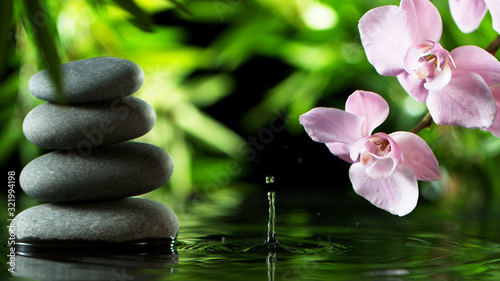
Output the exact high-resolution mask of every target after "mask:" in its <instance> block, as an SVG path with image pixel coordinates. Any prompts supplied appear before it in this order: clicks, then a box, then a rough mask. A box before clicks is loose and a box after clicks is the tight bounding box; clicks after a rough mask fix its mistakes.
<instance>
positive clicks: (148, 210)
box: [11, 198, 179, 244]
mask: <svg viewBox="0 0 500 281" xmlns="http://www.w3.org/2000/svg"><path fill="white" fill-rule="evenodd" d="M12 227H14V228H15V233H16V243H20V242H23V243H38V244H43V243H67V242H71V243H76V244H81V243H86V242H106V243H110V242H111V243H113V242H119V243H122V242H131V241H137V242H141V241H145V242H147V241H161V240H167V241H168V240H169V239H175V237H176V236H177V233H178V231H179V220H178V219H177V216H176V215H175V213H174V212H173V211H172V210H171V209H170V208H168V207H167V206H165V205H163V204H161V203H159V202H156V201H153V200H149V199H143V198H124V199H119V200H112V201H101V202H90V203H46V204H42V205H38V206H35V207H31V208H28V209H26V210H24V211H22V212H21V213H19V214H18V215H17V216H16V217H15V218H14V220H12V222H11V229H12Z"/></svg>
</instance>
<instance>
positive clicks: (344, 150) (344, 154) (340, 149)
mask: <svg viewBox="0 0 500 281" xmlns="http://www.w3.org/2000/svg"><path fill="white" fill-rule="evenodd" d="M326 147H328V149H329V150H330V152H331V153H332V154H333V155H335V156H337V157H338V158H340V159H342V160H344V161H346V162H349V163H351V164H352V163H354V161H356V160H357V159H354V160H352V159H351V156H350V152H351V147H352V145H351V144H348V143H342V142H331V143H326Z"/></svg>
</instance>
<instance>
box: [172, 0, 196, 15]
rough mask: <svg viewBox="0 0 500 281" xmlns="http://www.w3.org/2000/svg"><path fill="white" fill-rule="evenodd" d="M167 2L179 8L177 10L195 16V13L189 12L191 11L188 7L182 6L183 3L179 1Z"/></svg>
mask: <svg viewBox="0 0 500 281" xmlns="http://www.w3.org/2000/svg"><path fill="white" fill-rule="evenodd" d="M167 1H168V2H170V3H172V4H174V5H175V7H177V9H179V10H181V11H183V12H184V13H186V14H188V15H190V16H193V13H191V11H189V9H188V8H187V7H186V5H184V4H182V3H181V2H179V1H177V0H167Z"/></svg>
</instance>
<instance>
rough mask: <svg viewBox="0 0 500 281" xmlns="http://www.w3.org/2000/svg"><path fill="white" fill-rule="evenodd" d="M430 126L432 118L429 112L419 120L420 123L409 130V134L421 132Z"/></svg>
mask: <svg viewBox="0 0 500 281" xmlns="http://www.w3.org/2000/svg"><path fill="white" fill-rule="evenodd" d="M431 124H432V117H431V114H430V113H429V112H427V114H426V115H425V116H424V118H422V120H420V122H419V123H418V124H417V125H416V126H415V127H413V129H411V130H410V132H412V133H414V134H417V133H418V132H420V131H422V130H423V129H425V128H429V127H430V126H431Z"/></svg>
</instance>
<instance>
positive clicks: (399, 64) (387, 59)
mask: <svg viewBox="0 0 500 281" xmlns="http://www.w3.org/2000/svg"><path fill="white" fill-rule="evenodd" d="M358 28H359V33H360V36H361V43H362V44H363V47H364V49H365V52H366V56H367V58H368V61H369V62H370V63H371V64H372V65H373V66H374V67H375V69H376V70H377V72H378V73H379V74H381V75H388V76H396V75H398V74H400V73H401V72H403V71H404V60H403V59H404V56H405V54H406V50H407V49H408V48H409V47H410V46H412V45H413V44H414V41H413V37H412V30H411V27H410V26H409V23H408V16H407V13H406V12H405V11H404V10H402V9H401V8H399V7H397V6H392V5H390V6H383V7H378V8H375V9H372V10H370V11H368V12H367V13H366V14H365V15H364V16H363V17H362V18H361V19H360V20H359V25H358Z"/></svg>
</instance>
